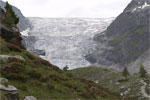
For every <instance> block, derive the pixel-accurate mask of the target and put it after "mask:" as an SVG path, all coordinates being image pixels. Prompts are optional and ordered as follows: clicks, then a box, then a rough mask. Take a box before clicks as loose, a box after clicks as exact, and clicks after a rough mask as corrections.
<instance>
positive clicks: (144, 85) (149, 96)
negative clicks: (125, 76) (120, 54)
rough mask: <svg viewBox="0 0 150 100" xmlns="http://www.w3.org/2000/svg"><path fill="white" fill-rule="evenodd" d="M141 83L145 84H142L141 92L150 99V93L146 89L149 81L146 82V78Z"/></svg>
mask: <svg viewBox="0 0 150 100" xmlns="http://www.w3.org/2000/svg"><path fill="white" fill-rule="evenodd" d="M141 83H142V84H143V86H141V93H142V95H143V96H144V97H146V98H149V99H150V95H148V94H147V93H146V91H145V88H146V85H147V83H146V82H144V80H142V81H141Z"/></svg>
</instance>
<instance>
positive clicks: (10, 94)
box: [0, 78, 19, 100]
mask: <svg viewBox="0 0 150 100" xmlns="http://www.w3.org/2000/svg"><path fill="white" fill-rule="evenodd" d="M6 82H8V80H7V79H5V78H0V83H6ZM0 92H1V93H3V94H4V96H5V97H6V98H7V100H19V91H18V89H17V88H15V87H14V86H11V85H8V87H6V86H4V85H2V84H0Z"/></svg>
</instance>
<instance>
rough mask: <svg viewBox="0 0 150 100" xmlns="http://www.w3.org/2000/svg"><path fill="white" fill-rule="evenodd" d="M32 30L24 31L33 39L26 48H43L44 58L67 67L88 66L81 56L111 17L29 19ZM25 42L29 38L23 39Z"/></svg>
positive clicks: (83, 55)
mask: <svg viewBox="0 0 150 100" xmlns="http://www.w3.org/2000/svg"><path fill="white" fill-rule="evenodd" d="M29 20H30V22H31V24H32V26H33V27H32V29H31V30H30V31H29V30H27V31H24V32H22V34H24V35H26V37H30V38H31V37H32V38H33V37H34V38H36V39H35V40H34V41H33V40H31V41H30V42H32V43H26V44H27V46H26V47H27V50H28V51H31V52H32V51H33V49H35V50H44V51H45V53H46V54H45V56H44V57H43V56H42V57H43V58H44V59H47V60H49V61H50V62H51V63H53V64H55V65H57V66H59V67H60V68H63V67H64V66H66V65H67V66H68V67H69V68H70V69H73V68H77V67H83V66H89V65H91V64H90V63H89V62H88V61H87V60H85V56H86V55H87V54H89V53H90V52H91V51H93V49H95V45H97V44H96V43H95V41H94V39H93V38H94V36H95V35H96V34H98V33H101V32H102V31H104V30H106V28H107V26H108V25H109V24H110V23H111V22H112V21H113V20H114V18H100V19H88V18H69V19H67V18H29ZM25 42H29V40H25Z"/></svg>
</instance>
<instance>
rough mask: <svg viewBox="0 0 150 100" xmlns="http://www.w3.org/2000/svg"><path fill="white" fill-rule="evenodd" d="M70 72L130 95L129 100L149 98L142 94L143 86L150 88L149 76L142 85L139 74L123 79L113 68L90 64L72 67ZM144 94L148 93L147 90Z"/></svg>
mask: <svg viewBox="0 0 150 100" xmlns="http://www.w3.org/2000/svg"><path fill="white" fill-rule="evenodd" d="M70 72H71V73H72V74H73V75H75V76H76V77H80V78H84V79H88V80H92V81H95V82H96V83H99V84H102V85H103V86H104V87H105V88H107V89H108V90H110V91H113V92H116V93H119V94H121V95H124V96H128V97H131V98H132V99H131V100H149V98H148V97H147V96H145V95H143V91H146V89H145V87H146V88H147V90H148V89H149V88H150V83H149V78H150V76H149V77H146V78H145V79H144V80H147V81H145V82H146V84H148V85H144V84H143V82H141V81H143V79H142V78H140V77H139V76H140V75H139V74H130V75H129V76H128V77H127V80H124V77H123V76H122V72H120V71H117V70H114V69H106V68H101V67H93V66H90V67H84V68H77V69H73V70H70ZM144 86H145V87H144ZM143 87H144V89H143ZM141 88H142V89H141ZM144 94H148V95H150V93H149V92H146V93H144Z"/></svg>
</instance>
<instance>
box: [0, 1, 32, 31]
mask: <svg viewBox="0 0 150 100" xmlns="http://www.w3.org/2000/svg"><path fill="white" fill-rule="evenodd" d="M0 6H1V7H2V8H3V9H4V7H5V2H3V1H2V0H0ZM13 10H14V12H15V14H16V15H17V16H18V17H19V23H18V25H17V26H18V28H19V31H23V30H25V29H27V28H30V27H31V24H30V22H29V20H28V19H27V18H25V17H24V16H23V14H22V13H21V11H20V10H19V9H18V8H16V7H15V6H13Z"/></svg>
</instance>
